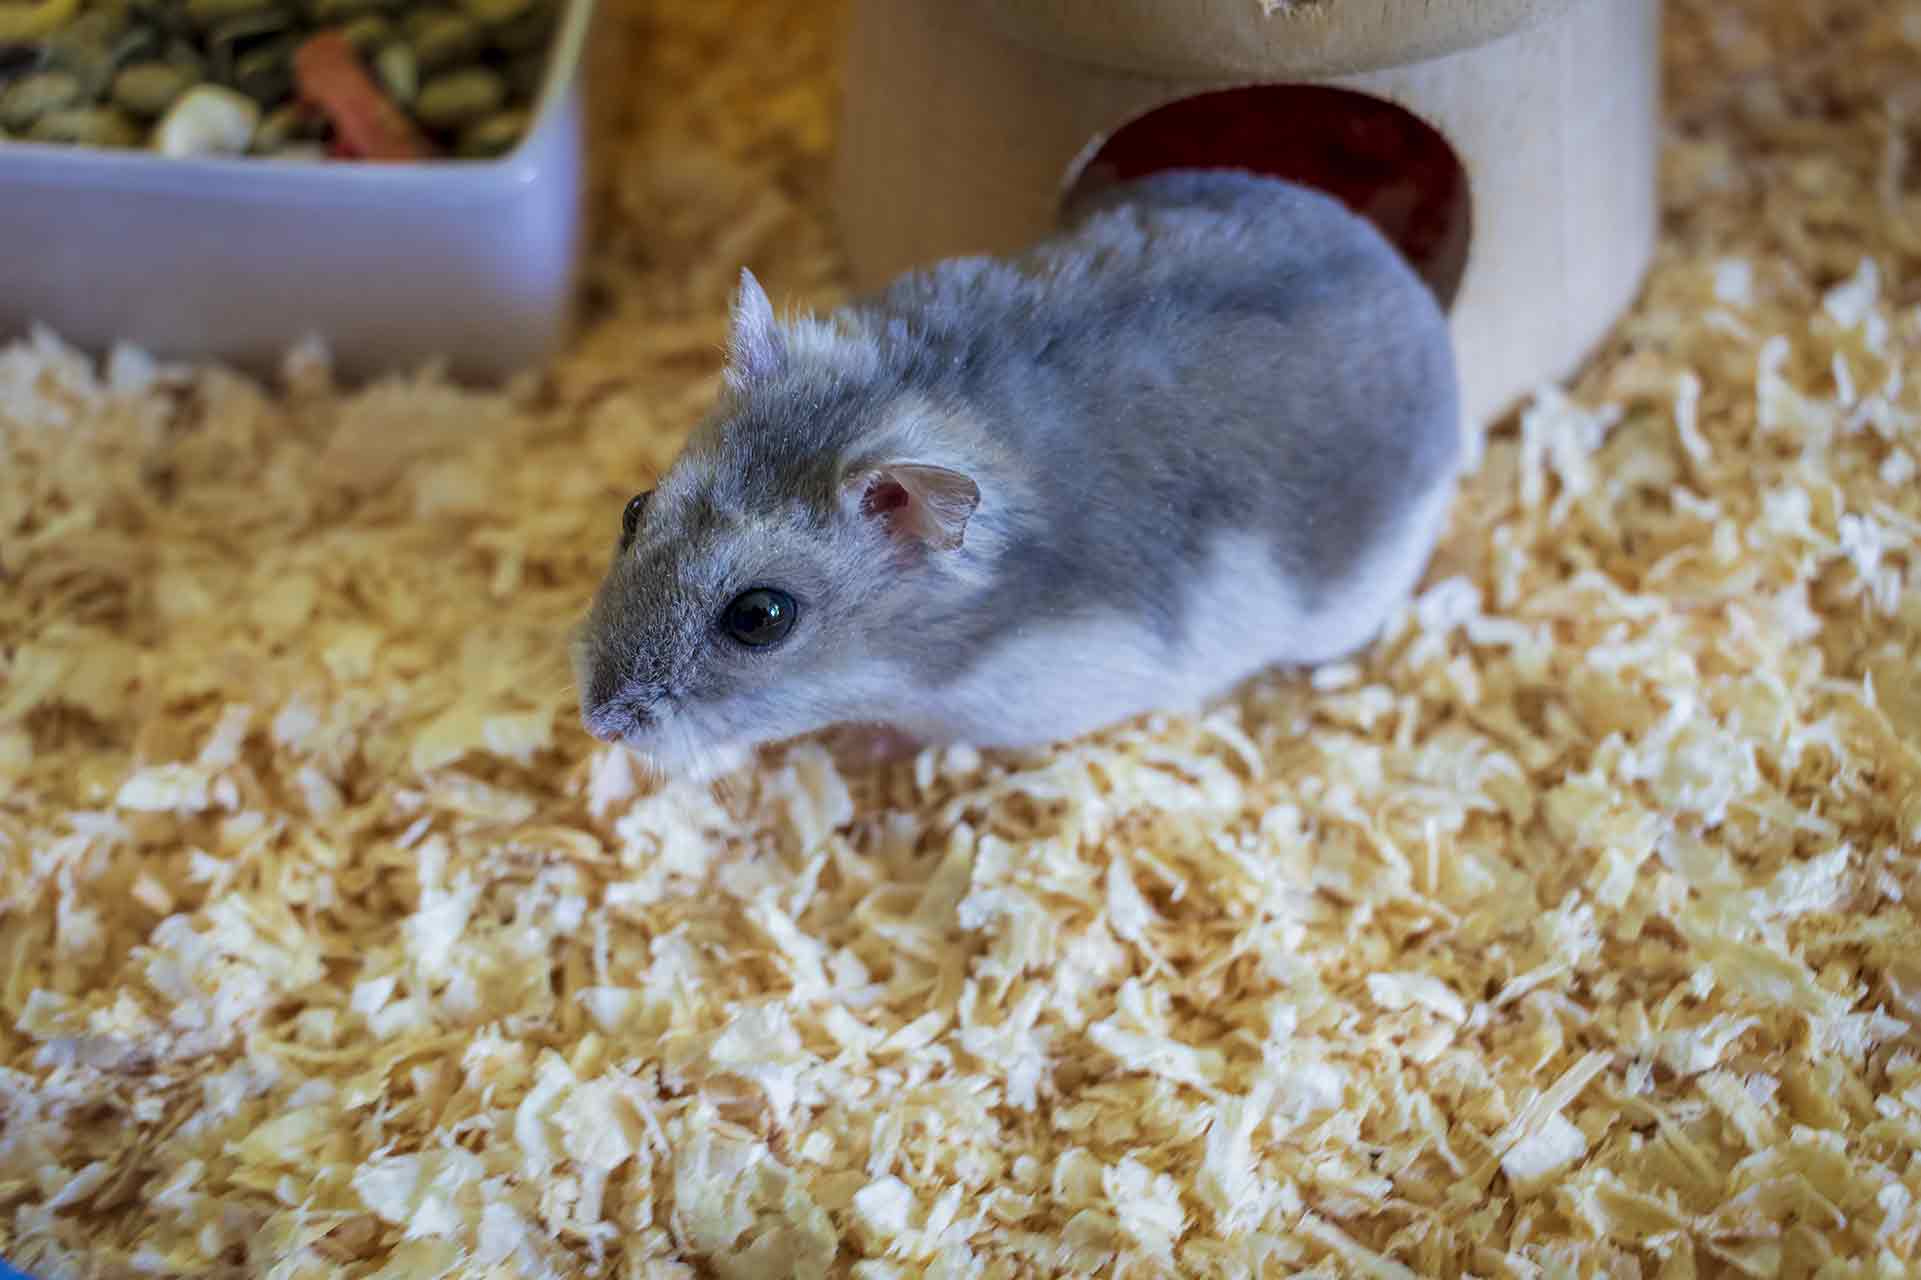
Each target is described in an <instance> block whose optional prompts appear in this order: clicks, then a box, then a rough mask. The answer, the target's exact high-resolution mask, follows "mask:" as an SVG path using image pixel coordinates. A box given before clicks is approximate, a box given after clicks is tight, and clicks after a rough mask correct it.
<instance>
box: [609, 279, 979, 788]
mask: <svg viewBox="0 0 1921 1280" xmlns="http://www.w3.org/2000/svg"><path fill="white" fill-rule="evenodd" d="M801 354H802V353H796V352H790V351H789V350H788V346H787V343H786V341H785V339H784V338H783V337H782V335H781V333H780V331H779V330H778V329H777V328H776V327H775V323H774V318H773V315H772V312H771V309H770V308H769V306H768V303H767V299H766V296H765V295H764V294H763V293H761V291H760V289H759V286H758V285H757V284H755V282H754V281H753V278H752V277H751V276H749V275H746V274H745V273H743V281H742V288H741V293H740V297H739V299H738V300H737V301H736V304H735V317H734V329H733V334H732V336H731V340H730V355H729V367H728V384H729V391H728V393H727V394H726V395H725V396H723V398H722V401H721V403H720V405H719V406H718V408H717V409H716V411H715V412H714V413H713V414H712V415H711V416H710V417H709V418H708V420H707V421H706V422H705V423H703V424H702V426H701V427H700V429H699V430H697V431H696V432H695V433H694V435H693V437H692V438H691V439H690V440H689V441H688V444H687V446H686V448H685V449H684V450H683V451H682V453H681V455H680V457H679V458H678V459H676V461H675V463H674V465H673V466H672V467H671V468H670V469H669V470H668V471H667V473H666V474H665V475H664V476H662V477H661V479H660V482H659V484H658V485H657V486H656V487H655V488H654V489H653V490H651V491H649V492H645V493H640V494H636V495H635V496H634V497H633V498H631V499H630V500H629V501H628V502H627V504H626V507H625V509H624V510H623V511H622V512H621V513H620V518H619V529H618V536H617V537H616V538H615V546H614V553H613V557H612V561H611V563H610V564H609V566H608V569H607V573H606V576H605V578H604V579H603V581H602V583H601V585H600V589H599V591H598V592H597V593H596V595H595V597H594V600H593V603H592V605H591V607H590V608H589V609H588V612H587V616H586V618H585V620H584V621H583V622H582V624H581V625H580V627H579V628H578V630H577V631H576V633H575V636H574V640H573V661H574V667H575V674H576V679H577V681H578V684H579V689H580V707H581V718H582V721H583V723H584V724H585V725H586V727H587V729H588V731H589V732H590V733H592V734H593V735H594V736H595V737H597V738H600V739H602V740H603V741H607V742H619V743H622V744H625V745H626V746H627V747H629V748H630V749H632V750H633V751H634V752H635V753H636V754H638V755H639V756H641V757H642V758H643V759H644V760H646V761H647V762H648V763H649V764H651V765H652V766H653V767H654V768H655V769H656V770H657V771H659V772H660V773H662V774H666V775H669V776H690V775H691V776H704V775H706V774H709V773H712V772H714V771H715V770H716V769H717V768H719V767H722V766H724V765H726V764H728V763H731V761H732V760H733V759H734V758H735V757H737V756H739V755H740V754H741V753H742V752H744V751H745V750H746V749H749V748H752V747H754V746H757V745H760V744H762V743H768V742H776V741H781V740H784V739H788V738H793V737H797V736H799V735H802V734H805V733H810V732H813V731H815V730H817V729H822V728H826V727H828V726H830V725H835V724H839V723H844V722H847V721H852V720H863V719H877V718H884V716H885V713H886V708H887V707H888V706H889V704H890V702H894V701H895V700H896V698H897V696H898V695H899V693H900V691H901V690H902V688H903V687H904V686H903V679H904V678H906V674H905V673H904V672H903V671H901V670H899V669H898V668H899V666H900V664H899V662H898V661H897V657H898V652H897V651H898V645H895V644H890V642H889V636H890V635H893V634H896V633H897V632H898V624H899V621H900V618H899V617H898V616H896V615H899V614H900V613H901V611H902V610H908V611H911V609H912V607H913V599H914V596H915V594H916V591H917V590H920V589H925V588H926V586H927V584H928V583H929V582H930V580H931V579H932V578H935V577H938V576H939V575H940V574H941V573H942V572H943V568H942V564H941V561H943V560H951V559H953V558H954V553H957V552H959V551H960V549H961V548H962V546H963V543H964V542H966V540H967V530H968V523H969V519H970V517H971V516H972V515H973V514H974V511H975V509H976V507H977V505H978V504H979V501H980V490H979V488H978V487H977V485H976V483H975V482H974V480H973V479H972V478H971V477H970V476H969V475H967V474H964V473H963V472H962V471H961V470H957V469H955V468H953V467H950V466H944V465H939V464H936V463H931V462H929V461H927V460H925V459H924V458H917V457H911V456H899V455H898V454H897V453H892V452H888V451H886V450H885V449H883V450H882V451H881V452H880V453H879V454H878V455H873V454H872V453H871V451H870V452H868V453H862V451H861V450H858V449H855V450H853V451H851V453H850V451H849V450H847V449H844V448H841V447H838V446H837V445H836V440H837V439H844V438H847V435H848V433H846V432H844V431H842V432H838V433H837V432H836V431H835V430H834V429H832V424H823V423H821V422H819V421H812V422H810V421H808V420H807V419H808V416H809V414H814V415H815V417H818V412H817V406H818V404H819V400H818V397H815V396H812V395H807V394H802V395H794V394H787V393H783V392H781V391H780V390H779V389H778V388H772V389H769V390H767V391H766V393H765V394H759V393H757V392H756V390H755V388H756V387H763V388H766V387H768V386H769V384H771V383H774V382H778V381H779V380H780V379H781V378H782V377H783V376H784V375H785V374H787V373H789V372H791V371H790V369H789V364H790V362H791V361H792V360H794V359H796V358H798V357H799V356H800V355H801ZM843 425H844V424H843ZM609 514H610V523H611V521H612V513H609Z"/></svg>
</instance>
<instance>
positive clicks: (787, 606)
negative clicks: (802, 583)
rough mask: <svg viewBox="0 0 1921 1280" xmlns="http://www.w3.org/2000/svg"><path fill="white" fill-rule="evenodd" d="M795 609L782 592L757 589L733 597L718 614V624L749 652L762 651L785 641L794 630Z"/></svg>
mask: <svg viewBox="0 0 1921 1280" xmlns="http://www.w3.org/2000/svg"><path fill="white" fill-rule="evenodd" d="M797 612H798V610H796V609H795V607H794V597H792V596H790V595H788V594H787V593H786V592H785V591H773V590H770V589H768V588H765V587H758V588H756V589H754V590H752V591H743V592H741V593H740V594H739V595H737V596H735V597H734V598H733V600H732V601H731V602H730V603H729V604H728V606H727V609H726V611H725V612H723V613H722V614H721V615H720V625H721V627H722V628H723V629H725V630H726V632H727V634H728V635H730V636H732V637H733V638H734V639H735V640H737V641H739V642H740V643H741V644H744V645H746V646H747V647H748V648H750V649H764V648H766V647H767V646H768V645H770V644H777V643H779V642H780V641H781V640H784V639H786V637H787V633H788V632H789V631H792V630H793V629H794V618H795V615H796V614H797Z"/></svg>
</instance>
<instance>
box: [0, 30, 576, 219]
mask: <svg viewBox="0 0 1921 1280" xmlns="http://www.w3.org/2000/svg"><path fill="white" fill-rule="evenodd" d="M596 4H597V0H562V5H563V7H562V10H561V19H560V22H559V24H558V25H557V26H556V28H555V31H554V36H553V41H552V44H551V46H550V47H549V49H548V51H547V69H546V71H545V72H544V73H543V74H542V77H541V88H540V93H539V94H538V95H537V96H536V97H535V99H534V105H533V109H532V110H531V111H530V112H528V119H527V130H526V132H525V133H523V134H522V135H521V137H520V141H518V142H516V143H515V144H514V146H513V148H512V149H511V150H508V151H506V152H503V153H502V154H500V155H498V156H494V157H492V158H490V159H484V160H473V159H463V158H461V157H457V156H437V157H434V158H432V159H427V160H406V161H384V162H369V161H358V160H349V161H314V160H303V159H285V158H280V157H275V156H255V155H220V156H163V155H160V154H158V153H157V152H154V151H151V150H148V149H147V148H144V147H141V148H124V147H89V146H85V145H73V144H68V143H53V142H30V141H26V140H24V139H12V138H8V139H0V179H4V178H6V177H9V176H21V174H22V171H23V170H24V171H31V172H32V173H33V176H35V177H38V178H41V179H43V180H47V181H52V182H60V181H63V180H76V179H97V178H102V177H107V176H109V175H111V176H113V177H123V178H133V177H135V176H136V175H137V176H138V177H140V178H143V179H145V178H155V179H160V180H162V182H164V183H165V184H166V185H174V183H175V181H178V182H179V183H181V184H183V185H193V184H195V183H197V182H220V181H226V180H227V179H228V178H230V177H231V176H232V175H236V174H242V173H244V174H247V175H249V176H250V177H253V178H254V179H255V180H260V179H266V180H268V181H273V180H280V181H283V182H285V181H294V182H299V183H302V184H309V183H322V184H326V185H341V184H346V183H368V184H384V185H392V184H395V183H409V182H412V183H418V182H422V181H428V182H431V183H433V184H435V185H447V184H450V183H465V184H476V185H484V186H487V187H490V188H491V187H495V186H498V185H499V184H500V182H501V181H502V180H503V179H506V180H508V181H518V182H530V181H532V180H533V179H534V177H535V176H536V170H537V165H536V164H534V163H533V162H532V161H530V160H529V158H528V157H529V153H530V151H531V149H532V147H533V145H534V143H535V142H536V141H537V140H538V139H540V138H541V137H542V135H544V134H546V133H547V132H549V131H550V130H552V129H553V128H554V127H556V124H557V122H558V121H559V119H560V117H561V116H562V115H563V114H564V113H565V112H566V111H567V110H568V109H569V108H570V107H571V106H572V97H573V94H574V91H575V90H576V89H577V88H578V87H579V82H580V80H581V75H582V64H583V60H584V56H585V51H586V47H587V36H588V33H589V30H590V29H591V28H592V26H593V19H594V10H595V6H596Z"/></svg>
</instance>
